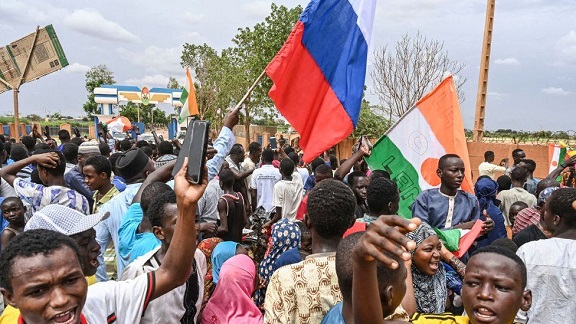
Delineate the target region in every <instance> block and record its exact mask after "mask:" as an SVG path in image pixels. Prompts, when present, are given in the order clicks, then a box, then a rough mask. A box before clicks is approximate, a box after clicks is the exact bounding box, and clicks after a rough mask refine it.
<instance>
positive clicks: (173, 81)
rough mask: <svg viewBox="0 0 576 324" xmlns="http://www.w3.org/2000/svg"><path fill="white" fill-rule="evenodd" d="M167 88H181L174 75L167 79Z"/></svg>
mask: <svg viewBox="0 0 576 324" xmlns="http://www.w3.org/2000/svg"><path fill="white" fill-rule="evenodd" d="M166 88H168V89H182V86H181V85H180V84H179V83H178V80H176V78H175V77H170V78H169V79H168V84H167V85H166Z"/></svg>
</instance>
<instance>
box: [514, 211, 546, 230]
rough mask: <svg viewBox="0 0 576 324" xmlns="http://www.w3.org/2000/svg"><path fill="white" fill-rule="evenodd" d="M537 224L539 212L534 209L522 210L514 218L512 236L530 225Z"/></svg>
mask: <svg viewBox="0 0 576 324" xmlns="http://www.w3.org/2000/svg"><path fill="white" fill-rule="evenodd" d="M538 222H540V211H539V210H538V209H537V208H536V207H530V208H524V209H522V210H521V211H520V212H518V215H516V218H514V227H513V228H512V234H513V235H516V234H518V233H520V231H521V230H523V229H525V228H526V227H528V226H530V225H537V224H538Z"/></svg>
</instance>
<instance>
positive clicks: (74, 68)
mask: <svg viewBox="0 0 576 324" xmlns="http://www.w3.org/2000/svg"><path fill="white" fill-rule="evenodd" d="M88 71H90V67H89V66H88V65H83V64H80V63H72V64H70V65H69V66H67V67H65V68H64V72H66V73H83V74H84V73H86V72H88Z"/></svg>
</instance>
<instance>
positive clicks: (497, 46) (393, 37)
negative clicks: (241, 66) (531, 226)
mask: <svg viewBox="0 0 576 324" xmlns="http://www.w3.org/2000/svg"><path fill="white" fill-rule="evenodd" d="M271 2H272V1H250V0H220V1H209V0H187V1H180V0H174V1H162V2H160V1H133V0H125V1H114V2H112V1H84V0H77V1H50V2H47V1H36V0H3V1H1V2H0V16H1V17H2V19H1V20H0V44H1V45H6V44H8V43H10V42H11V41H14V40H16V39H18V38H21V37H23V36H25V35H27V34H29V33H31V32H33V31H34V29H35V26H36V25H40V26H42V27H43V26H45V25H47V24H53V25H54V28H55V29H56V32H57V34H58V36H59V38H60V41H61V43H62V46H63V48H64V51H65V53H66V56H67V58H68V60H69V62H70V66H68V67H67V68H65V69H63V70H61V71H59V72H56V73H53V74H51V75H48V76H46V77H44V78H41V79H39V80H37V81H34V82H32V83H28V84H24V85H23V86H22V87H21V89H20V91H21V92H20V111H21V114H23V115H27V114H31V113H35V114H40V115H42V116H43V115H45V113H46V112H50V113H54V112H57V111H60V112H62V113H63V114H66V115H73V116H79V115H81V114H83V111H82V104H83V103H84V102H85V101H86V90H85V88H84V86H85V81H84V74H85V72H86V71H87V70H88V69H89V68H90V67H92V66H95V65H99V64H106V65H107V66H108V67H109V68H110V69H111V70H112V71H114V73H115V78H116V81H117V82H118V83H119V84H126V85H132V84H133V85H137V86H140V87H143V86H148V87H151V86H152V87H153V86H165V85H166V83H167V81H168V77H169V76H175V77H177V78H178V79H180V80H183V75H184V72H183V70H182V69H181V67H180V64H179V63H180V54H181V49H182V45H183V44H184V43H185V42H188V43H198V44H201V43H204V42H205V43H207V44H209V45H211V46H212V47H214V48H216V49H219V50H220V49H223V48H226V47H229V46H231V45H232V43H231V39H232V38H233V37H234V35H235V34H236V32H237V29H238V28H240V27H248V26H253V25H254V24H255V23H257V22H259V21H262V20H263V19H264V17H266V16H267V15H268V14H269V12H270V3H271ZM274 2H275V3H277V4H283V5H287V6H295V5H297V4H301V5H302V6H305V5H306V4H307V1H302V0H294V1H288V0H282V1H274ZM485 9H486V1H485V0H467V1H461V0H403V1H392V0H386V1H384V0H379V1H378V7H377V12H376V17H375V26H374V34H373V41H372V46H373V48H372V49H371V51H373V50H374V49H376V48H379V47H382V46H385V45H389V46H392V47H393V46H394V44H395V42H396V41H397V40H398V39H399V38H400V37H401V36H402V35H403V34H404V33H410V34H412V35H414V34H415V33H416V32H417V31H420V32H421V33H422V34H424V35H425V36H426V37H428V38H433V39H437V40H440V41H443V42H444V48H445V50H446V51H447V52H448V55H449V56H450V57H451V58H453V59H455V60H458V61H460V62H464V63H465V64H466V68H465V69H464V71H463V72H462V73H463V75H465V76H466V77H467V78H468V82H467V83H466V85H465V88H464V91H465V94H466V101H465V102H464V103H463V104H462V107H461V108H462V114H463V118H464V125H465V126H466V127H467V128H472V126H473V123H474V111H475V104H476V91H477V87H478V71H479V64H480V51H481V44H482V36H483V31H484V19H485ZM574 12H576V1H574V0H554V1H546V0H506V1H497V4H496V17H495V21H494V36H493V41H492V59H491V70H490V79H489V86H488V101H487V112H486V128H487V129H489V130H495V129H498V128H512V129H517V130H539V129H546V130H574V129H576V127H575V126H573V123H574V121H573V119H571V118H562V117H563V116H564V115H568V114H569V113H574V112H575V111H576V25H575V24H574ZM369 60H370V58H369ZM370 68H371V67H370V64H369V67H368V69H369V70H370ZM366 84H367V86H368V90H369V91H370V89H371V85H372V80H371V79H370V76H367V78H366ZM368 98H369V99H370V100H371V101H372V102H373V103H378V99H377V97H376V96H375V95H373V94H370V93H369V95H368ZM12 107H13V101H12V95H11V93H10V92H5V93H3V94H1V95H0V114H2V115H4V114H6V113H9V112H11V111H12ZM163 109H164V110H166V111H168V110H170V108H169V107H163Z"/></svg>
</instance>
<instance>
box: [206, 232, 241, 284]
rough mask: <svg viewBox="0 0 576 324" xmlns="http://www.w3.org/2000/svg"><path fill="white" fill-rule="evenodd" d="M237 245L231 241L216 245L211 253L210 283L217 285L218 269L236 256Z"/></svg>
mask: <svg viewBox="0 0 576 324" xmlns="http://www.w3.org/2000/svg"><path fill="white" fill-rule="evenodd" d="M237 246H238V243H236V242H232V241H226V242H222V243H220V244H218V245H216V248H214V251H213V252H212V281H213V282H214V283H215V284H217V283H218V278H219V275H220V269H221V268H222V265H223V264H224V262H226V261H227V260H228V259H230V258H231V257H233V256H234V255H236V247H237Z"/></svg>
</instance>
